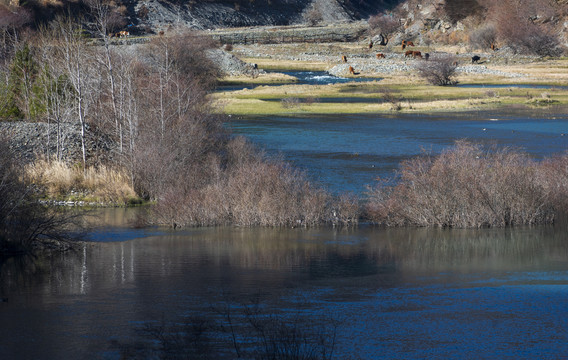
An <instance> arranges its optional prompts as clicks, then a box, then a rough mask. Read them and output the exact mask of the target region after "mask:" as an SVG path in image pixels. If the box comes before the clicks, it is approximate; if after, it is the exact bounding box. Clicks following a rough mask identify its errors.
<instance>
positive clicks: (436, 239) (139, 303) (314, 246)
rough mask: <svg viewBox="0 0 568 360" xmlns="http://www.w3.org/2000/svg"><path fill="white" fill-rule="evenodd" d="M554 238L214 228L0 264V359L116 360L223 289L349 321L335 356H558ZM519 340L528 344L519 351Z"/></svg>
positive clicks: (562, 333)
mask: <svg viewBox="0 0 568 360" xmlns="http://www.w3.org/2000/svg"><path fill="white" fill-rule="evenodd" d="M108 211H111V212H112V210H108ZM116 211H121V210H116ZM109 216H111V215H109ZM111 217H112V216H111ZM107 230H108V232H109V233H110V234H117V233H119V232H118V231H116V229H113V228H112V227H111V228H109V229H107ZM102 233H104V232H102ZM565 233H566V232H565V228H559V227H553V226H551V227H538V228H516V229H491V230H488V229H482V230H436V229H378V228H372V227H365V226H362V227H360V228H358V229H349V230H337V229H307V230H306V229H287V230H284V229H262V228H261V229H248V228H222V227H220V228H210V229H188V230H185V231H178V232H169V231H161V232H156V233H155V234H153V235H148V236H143V237H140V238H137V239H134V240H127V241H117V242H106V241H105V240H104V239H101V241H99V242H92V243H86V244H84V245H83V246H82V247H81V248H80V249H78V250H77V251H75V252H68V253H64V254H52V255H51V256H47V257H42V258H38V259H34V261H31V259H10V260H4V261H3V262H2V263H0V266H1V267H0V297H1V298H7V299H8V301H7V302H2V303H0V317H1V318H2V324H1V325H0V352H1V353H2V354H8V358H38V359H43V358H45V359H48V358H51V359H53V358H118V356H119V354H118V353H117V352H116V351H115V350H112V349H110V347H109V344H110V343H111V342H112V341H119V342H120V343H132V342H135V341H136V339H137V338H138V335H139V334H138V333H137V330H139V329H140V328H141V327H144V326H145V324H149V323H152V324H153V323H156V322H159V321H160V319H163V318H166V319H168V321H170V320H171V321H174V322H175V321H177V320H176V319H182V318H186V317H188V316H196V315H199V314H201V316H206V317H210V316H213V315H212V313H211V308H210V306H211V304H214V303H218V302H219V301H220V297H221V296H222V295H221V294H226V293H230V294H231V297H232V299H234V300H235V301H236V302H241V301H242V302H247V301H248V300H250V299H251V298H252V297H253V296H256V295H257V294H262V297H263V299H264V300H263V301H266V306H269V308H270V309H273V311H277V312H283V311H284V312H286V311H287V310H286V309H296V310H294V311H301V313H302V314H303V315H302V316H312V317H313V318H314V319H315V318H317V317H318V316H327V317H336V316H337V317H338V318H340V320H341V319H342V320H345V319H346V318H347V319H349V321H346V322H344V323H343V325H342V329H341V334H340V337H339V338H338V341H339V342H338V350H337V354H338V355H337V356H338V357H337V358H346V357H343V355H351V354H354V353H356V354H360V357H361V358H362V359H374V358H377V357H376V354H384V357H385V358H389V357H390V358H392V357H404V358H424V357H429V356H434V355H435V356H437V355H438V354H443V356H442V357H446V356H449V357H454V358H464V357H465V358H467V357H470V356H472V354H474V353H475V349H479V347H478V346H481V347H483V346H487V347H486V348H484V354H487V356H481V357H486V358H499V357H502V355H503V354H513V355H514V357H515V358H530V357H531V356H525V355H527V354H528V355H534V354H535V353H534V351H536V350H535V349H539V348H540V347H541V346H545V345H546V347H547V349H550V350H549V351H550V353H549V354H551V357H556V358H557V357H559V356H560V355H561V354H566V351H568V348H567V347H566V344H567V343H568V341H567V340H568V335H567V334H568V333H567V332H566V330H567V329H568V324H567V323H566V319H568V243H567V242H566V239H565ZM103 236H104V235H100V234H99V237H103ZM113 236H114V235H113ZM127 236H128V237H129V236H130V235H127ZM268 304H269V305H268ZM548 329H556V330H555V331H556V332H555V333H552V332H549V330H548ZM434 334H435V335H434ZM488 337H489V338H488ZM499 339H501V340H502V341H500V340H499ZM512 339H516V340H515V342H513V341H511V340H512ZM483 340H485V341H487V343H486V344H485V345H483V344H482V343H481V342H482V341H483ZM466 341H469V342H470V344H471V345H467V344H466ZM519 341H520V342H522V343H525V342H531V341H532V342H531V345H528V346H527V347H526V349H528V350H527V351H528V352H526V353H525V352H523V351H521V350H520V349H519V348H518V342H519ZM30 343H33V344H34V347H30V346H29V344H30ZM476 347H478V348H476ZM231 356H232V357H234V354H233V355H231ZM380 357H381V356H379V358H380Z"/></svg>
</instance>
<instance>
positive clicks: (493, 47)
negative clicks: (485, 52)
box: [491, 42, 499, 51]
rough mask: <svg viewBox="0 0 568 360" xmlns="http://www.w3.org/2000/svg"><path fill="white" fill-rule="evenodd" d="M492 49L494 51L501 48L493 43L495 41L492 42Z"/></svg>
mask: <svg viewBox="0 0 568 360" xmlns="http://www.w3.org/2000/svg"><path fill="white" fill-rule="evenodd" d="M491 50H493V51H497V50H499V49H497V45H495V43H493V42H492V43H491Z"/></svg>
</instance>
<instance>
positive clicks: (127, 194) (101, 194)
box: [25, 159, 136, 204]
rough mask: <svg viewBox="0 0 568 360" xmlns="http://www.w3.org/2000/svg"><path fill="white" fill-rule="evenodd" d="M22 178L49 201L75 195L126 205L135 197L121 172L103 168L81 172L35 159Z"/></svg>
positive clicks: (123, 172) (79, 167)
mask: <svg viewBox="0 0 568 360" xmlns="http://www.w3.org/2000/svg"><path fill="white" fill-rule="evenodd" d="M25 176H26V179H27V180H28V181H29V182H31V183H33V184H36V185H39V186H40V187H42V188H43V189H44V190H45V193H46V195H47V196H48V197H50V198H59V199H66V198H67V197H68V196H69V195H70V194H72V193H75V194H81V195H80V196H81V199H83V200H87V201H96V202H102V203H113V204H127V203H128V202H129V201H131V200H132V199H134V198H136V193H135V192H134V190H133V188H132V185H131V179H130V177H129V176H128V175H127V174H126V173H125V171H124V170H123V169H114V168H111V167H108V166H105V165H100V166H98V167H94V166H91V167H88V168H87V169H86V170H85V171H83V169H82V167H81V166H72V165H69V164H67V163H65V162H63V161H58V160H48V159H38V160H37V161H35V162H34V163H32V164H29V165H27V166H26V167H25Z"/></svg>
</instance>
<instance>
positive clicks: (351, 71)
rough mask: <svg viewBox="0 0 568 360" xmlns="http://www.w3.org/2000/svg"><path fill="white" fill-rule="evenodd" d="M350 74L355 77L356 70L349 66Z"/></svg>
mask: <svg viewBox="0 0 568 360" xmlns="http://www.w3.org/2000/svg"><path fill="white" fill-rule="evenodd" d="M349 73H350V74H353V75H355V69H353V66H349Z"/></svg>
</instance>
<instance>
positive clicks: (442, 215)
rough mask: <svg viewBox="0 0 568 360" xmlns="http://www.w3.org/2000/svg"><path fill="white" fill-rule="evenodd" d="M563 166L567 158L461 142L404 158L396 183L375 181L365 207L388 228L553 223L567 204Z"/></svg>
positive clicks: (564, 167)
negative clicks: (435, 152) (533, 155)
mask: <svg viewBox="0 0 568 360" xmlns="http://www.w3.org/2000/svg"><path fill="white" fill-rule="evenodd" d="M566 164H568V160H567V159H566V156H564V157H561V158H559V159H557V160H550V161H545V162H542V163H539V162H536V161H534V160H532V159H531V158H530V157H529V156H528V155H527V154H526V153H523V152H519V151H515V150H513V149H510V148H504V149H494V148H493V149H486V148H483V147H482V146H481V145H476V144H472V143H469V142H466V141H459V142H457V143H456V145H455V146H454V147H452V148H450V149H448V150H447V151H444V152H443V153H442V154H440V155H439V156H436V157H432V156H423V157H418V158H414V159H411V160H408V161H405V162H403V163H402V164H401V168H400V172H399V175H400V179H399V180H400V181H399V182H398V184H397V185H395V186H388V185H386V183H379V184H378V185H377V186H376V187H375V188H373V189H372V190H371V191H370V193H369V194H370V200H369V203H368V205H367V209H366V210H367V214H368V215H369V217H370V218H371V219H372V220H373V221H374V222H376V223H379V224H384V225H390V226H401V225H414V226H434V227H458V228H467V227H477V228H479V227H503V226H510V225H532V224H545V223H552V222H553V221H554V220H555V219H556V218H557V216H558V213H559V212H560V211H563V209H565V205H566V194H567V193H568V192H567V190H568V186H567V184H568V181H567V176H568V166H567V165H566ZM558 179H563V180H562V181H561V182H560V183H561V184H562V185H558V181H557V180H558Z"/></svg>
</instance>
